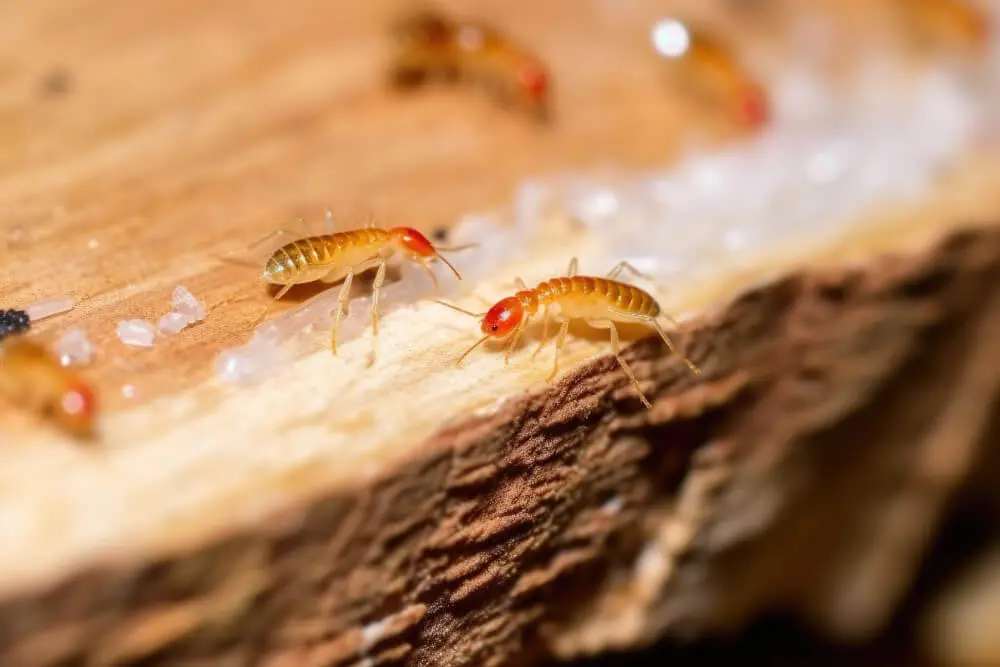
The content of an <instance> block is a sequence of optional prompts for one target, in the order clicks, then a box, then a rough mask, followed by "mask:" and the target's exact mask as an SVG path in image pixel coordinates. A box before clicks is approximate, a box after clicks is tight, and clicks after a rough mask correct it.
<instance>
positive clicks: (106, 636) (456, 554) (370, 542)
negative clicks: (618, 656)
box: [0, 226, 1000, 667]
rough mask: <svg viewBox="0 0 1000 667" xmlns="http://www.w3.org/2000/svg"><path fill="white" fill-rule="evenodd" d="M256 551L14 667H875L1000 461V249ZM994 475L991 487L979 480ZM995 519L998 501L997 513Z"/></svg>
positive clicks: (552, 393) (448, 435) (428, 451)
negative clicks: (816, 636) (795, 650)
mask: <svg viewBox="0 0 1000 667" xmlns="http://www.w3.org/2000/svg"><path fill="white" fill-rule="evenodd" d="M684 333H685V336H686V337H687V344H688V348H687V349H688V350H690V351H691V354H692V356H693V357H694V358H695V359H696V360H697V361H698V362H699V363H700V365H701V366H702V368H703V371H704V376H703V377H702V378H700V379H695V378H693V377H692V376H691V375H689V374H688V373H686V372H685V370H684V366H683V364H682V363H681V362H679V361H678V360H677V359H676V358H675V357H672V356H669V355H667V354H666V353H665V350H664V349H663V348H662V345H661V344H659V343H658V342H657V341H656V340H655V339H646V340H643V341H639V342H637V343H635V344H633V345H631V346H629V347H628V348H627V350H626V352H625V356H626V358H627V359H628V360H629V362H630V363H631V364H632V366H633V368H634V369H635V370H636V372H637V374H638V375H639V377H640V379H641V380H642V381H643V383H644V387H645V388H647V391H648V392H649V395H650V396H651V398H653V399H654V407H653V409H652V410H650V411H646V410H644V409H643V408H642V405H641V404H640V403H639V402H638V400H637V399H636V398H635V395H634V392H633V390H632V389H631V387H630V386H629V385H628V384H627V382H626V381H625V379H624V376H623V375H622V374H621V373H620V372H619V371H618V370H617V367H616V364H615V361H614V358H613V357H601V358H599V359H597V360H595V361H593V362H591V363H588V364H584V365H582V366H581V367H580V368H579V369H578V370H576V371H575V372H573V373H571V374H570V375H569V376H567V377H565V378H564V379H563V380H562V381H560V382H559V383H558V384H556V385H553V386H551V387H549V388H548V389H547V390H546V391H543V392H540V393H534V394H529V395H526V396H523V397H520V398H517V399H513V400H510V401H507V402H506V403H504V404H503V405H502V406H501V407H500V408H499V409H498V410H497V411H496V412H495V413H493V414H486V415H480V416H477V417H474V418H470V419H467V420H465V421H462V422H456V423H454V424H450V425H448V426H446V427H444V428H443V429H442V430H440V431H439V432H438V433H436V434H435V435H434V436H433V437H432V438H431V440H430V441H429V442H426V443H423V444H422V445H421V446H420V447H415V448H414V451H415V452H417V453H418V454H417V455H415V456H414V457H413V459H412V460H410V461H409V462H408V463H406V464H404V465H401V466H400V467H398V468H397V469H395V470H394V471H392V472H387V473H386V474H385V475H383V476H382V477H381V478H379V479H378V480H376V481H375V482H373V483H370V484H360V483H359V485H358V486H357V487H356V488H352V489H339V490H337V491H336V492H334V493H331V494H330V495H329V496H328V497H324V498H320V499H318V500H316V501H314V502H311V503H309V504H308V505H307V506H303V507H301V508H298V509H297V510H296V511H292V512H287V513H285V514H284V515H282V516H275V517H273V518H272V519H271V520H269V521H267V522H265V523H262V524H261V525H259V526H257V527H256V528H254V529H253V530H248V531H245V532H241V533H239V534H231V535H226V536H220V537H219V538H218V539H217V540H216V541H215V542H214V543H212V544H209V545H205V546H204V548H200V549H197V550H195V551H192V552H190V553H185V554H177V555H176V556H174V557H171V558H169V559H166V560H159V561H155V562H132V563H120V562H119V563H112V562H108V563H107V564H106V565H105V566H103V567H100V568H97V569H94V570H92V571H86V572H79V573H77V574H76V575H75V576H73V577H71V578H69V579H67V580H65V581H64V582H62V583H60V584H59V585H57V586H54V587H51V588H47V589H44V590H37V591H33V592H28V593H25V594H23V596H22V597H20V598H18V599H7V600H4V601H3V602H2V604H0V664H3V665H5V666H6V665H10V666H17V667H21V666H25V667H27V666H29V665H30V666H33V667H34V666H39V667H40V666H42V665H61V664H87V665H108V664H156V665H180V664H183V665H206V666H207V665H213V666H219V665H222V666H228V665H264V666H267V667H312V666H316V667H318V666H321V665H322V666H345V667H346V666H350V665H356V666H358V667H360V666H361V665H366V666H371V665H379V666H382V665H386V666H388V665H414V666H431V665H434V666H440V667H457V666H460V665H480V666H500V665H523V664H532V663H534V662H535V661H537V660H539V659H540V658H541V657H543V656H546V655H551V654H555V655H557V656H560V657H572V656H578V655H581V654H588V653H594V652H597V651H601V650H605V649H615V648H631V647H637V646H641V645H643V644H646V643H649V642H652V641H655V640H656V639H658V638H661V637H665V636H667V637H699V636H706V635H710V634H717V633H720V632H727V631H730V630H735V629H737V628H739V627H741V626H743V625H744V624H746V623H747V622H749V621H750V620H752V619H754V618H755V617H758V616H759V615H760V614H762V613H765V612H767V611H772V610H776V609H777V610H785V611H791V612H793V613H796V614H798V615H800V616H801V617H802V618H805V619H806V620H808V621H809V622H810V623H811V624H813V625H814V626H815V627H817V628H819V629H820V630H821V631H822V632H824V633H825V634H827V635H829V636H831V637H835V638H838V639H846V640H863V639H866V638H868V637H870V636H872V635H873V634H875V633H877V632H879V631H880V630H881V629H882V628H883V627H884V625H885V623H886V622H887V620H888V619H889V618H890V616H891V613H892V612H893V610H894V608H895V607H896V606H897V605H898V603H899V602H900V600H901V599H902V598H903V596H904V595H905V593H906V591H907V589H908V587H909V585H910V583H911V581H912V578H913V577H914V574H915V572H916V571H917V569H918V567H919V565H920V563H921V559H922V557H923V556H924V555H925V553H926V552H927V549H928V547H929V545H930V544H931V542H932V541H933V538H934V536H935V534H936V532H937V529H938V526H939V523H940V520H941V517H942V515H943V513H944V512H946V510H947V508H948V506H949V505H950V503H952V502H953V501H954V498H955V497H956V494H957V493H959V492H962V493H966V492H968V491H969V488H970V485H973V484H974V485H978V488H980V489H997V488H1000V487H998V486H997V484H996V482H997V481H998V479H997V477H998V476H1000V473H998V472H996V468H995V467H994V468H992V472H991V468H990V467H989V466H984V465H977V464H983V463H984V462H987V461H988V460H989V457H990V456H992V460H993V461H996V459H997V456H996V453H995V450H996V447H997V445H998V444H1000V443H997V437H998V433H1000V426H998V424H1000V417H998V414H1000V411H998V407H1000V393H998V392H1000V343H998V341H1000V231H998V230H997V228H996V227H990V226H987V227H985V228H978V229H975V230H972V229H970V230H964V231H963V230H962V229H961V228H959V230H958V231H953V232H951V233H950V234H948V235H947V236H946V237H943V238H942V239H941V240H940V242H939V243H937V244H935V245H934V246H933V247H930V248H928V249H925V250H923V251H920V252H915V253H913V254H907V255H898V256H882V257H879V258H875V259H872V260H871V261H869V262H866V263H864V264H861V265H857V266H853V267H851V268H841V269H823V270H804V271H803V272H801V273H798V274H794V275H788V276H786V277H784V278H782V279H780V280H777V281H775V282H772V283H770V284H767V285H764V286H762V287H759V288H756V289H754V290H752V291H749V292H747V293H745V294H744V295H743V296H741V297H739V298H738V299H736V300H735V301H734V302H733V303H731V304H729V305H728V306H727V307H725V308H723V309H720V310H719V311H718V312H716V313H711V314H706V315H705V316H703V317H702V318H700V319H698V320H695V321H693V322H691V323H690V324H688V325H686V326H685V327H684ZM974 471H975V473H976V474H973V472H974ZM993 493H996V492H995V491H994V492H993Z"/></svg>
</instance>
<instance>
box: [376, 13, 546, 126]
mask: <svg viewBox="0 0 1000 667" xmlns="http://www.w3.org/2000/svg"><path fill="white" fill-rule="evenodd" d="M393 33H394V36H395V42H396V52H395V56H394V58H393V61H392V66H391V68H390V73H391V77H392V81H393V83H395V84H396V85H397V86H400V87H404V86H412V85H414V84H417V83H421V82H423V81H424V80H426V79H428V78H432V77H439V78H443V79H460V80H466V81H475V82H479V83H480V84H483V85H484V86H486V87H488V88H490V89H492V90H493V91H494V92H495V93H496V94H497V95H498V97H500V98H501V99H505V100H508V101H512V102H514V103H519V104H521V105H522V106H524V107H525V108H527V109H528V110H529V111H531V112H532V113H534V114H535V115H536V117H538V118H539V119H545V118H547V117H548V115H549V94H550V88H551V82H550V76H549V73H548V70H547V68H546V67H545V65H544V64H542V62H541V60H540V59H539V58H538V57H537V56H535V55H534V54H532V53H531V52H529V51H528V50H527V49H525V48H523V47H522V46H520V45H519V44H516V43H515V42H514V41H513V40H511V39H509V38H508V37H507V36H505V35H503V34H502V33H500V32H499V31H498V30H496V29H494V28H492V27H490V26H487V25H485V24H482V23H475V22H471V21H457V22H453V21H451V20H449V19H447V18H445V17H444V16H442V15H441V14H438V13H437V12H434V11H431V10H423V11H419V12H416V13H413V14H410V15H409V16H407V17H405V18H404V19H403V20H401V21H399V22H398V23H397V24H396V25H395V26H394V30H393Z"/></svg>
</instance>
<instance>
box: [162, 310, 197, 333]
mask: <svg viewBox="0 0 1000 667" xmlns="http://www.w3.org/2000/svg"><path fill="white" fill-rule="evenodd" d="M189 323H190V322H189V320H188V317H187V315H184V314H183V313H179V312H177V311H176V310H172V311H170V312H169V313H167V314H166V315H164V316H163V317H161V318H160V321H159V322H158V323H157V325H156V330H157V331H158V332H160V334H162V335H164V336H173V335H175V334H178V333H180V332H181V330H182V329H184V327H186V326H187V325H188V324H189Z"/></svg>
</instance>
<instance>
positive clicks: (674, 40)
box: [652, 19, 771, 129]
mask: <svg viewBox="0 0 1000 667" xmlns="http://www.w3.org/2000/svg"><path fill="white" fill-rule="evenodd" d="M652 36H653V46H654V48H655V49H656V51H657V53H659V54H660V55H661V56H663V57H664V58H666V59H667V60H668V61H670V62H671V63H672V64H673V65H674V66H675V67H674V73H675V74H676V75H677V76H678V79H679V82H680V83H682V84H684V85H686V86H687V87H688V88H689V89H690V90H691V91H692V92H693V93H694V94H695V95H698V96H699V97H702V98H704V99H708V100H710V101H712V102H714V103H719V104H721V105H722V106H723V107H724V108H725V109H726V112H727V114H728V115H729V116H730V117H732V118H733V119H735V120H736V122H737V123H738V124H740V125H742V126H746V127H750V128H752V129H759V128H760V127H762V126H764V125H765V124H766V123H767V122H768V121H769V119H770V117H771V109H770V106H771V105H770V100H769V99H768V95H767V93H766V92H765V90H764V88H763V87H762V86H761V85H760V84H759V83H758V82H757V81H756V79H755V78H754V77H753V76H752V75H751V74H750V72H748V71H747V70H746V69H745V68H744V67H743V66H742V64H741V63H740V61H739V59H738V57H737V56H736V55H735V54H733V53H731V52H730V51H729V50H728V49H726V48H725V47H724V46H723V45H722V44H720V43H718V42H716V41H715V40H714V39H712V38H711V37H709V36H708V35H707V34H705V33H703V32H702V31H699V30H695V29H693V28H692V27H691V26H689V25H687V24H685V23H683V22H682V21H678V20H676V19H664V20H662V21H659V22H657V23H656V25H654V26H653V33H652Z"/></svg>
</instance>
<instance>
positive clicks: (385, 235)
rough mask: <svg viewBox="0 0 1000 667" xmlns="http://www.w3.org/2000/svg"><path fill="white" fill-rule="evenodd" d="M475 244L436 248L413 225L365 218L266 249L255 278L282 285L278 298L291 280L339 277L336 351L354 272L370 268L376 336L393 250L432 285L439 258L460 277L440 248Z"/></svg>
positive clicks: (332, 341)
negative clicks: (357, 225) (383, 224)
mask: <svg viewBox="0 0 1000 667" xmlns="http://www.w3.org/2000/svg"><path fill="white" fill-rule="evenodd" d="M277 233H287V232H284V231H279V232H277ZM271 236H273V234H272V235H271ZM474 245H475V244H468V245H463V246H457V247H451V248H443V247H435V246H434V244H433V243H431V242H430V241H429V240H428V239H427V237H426V236H424V235H423V234H421V233H420V232H419V231H417V230H416V229H413V228H412V227H393V228H391V229H382V228H379V227H374V226H372V225H371V223H369V226H367V227H365V228H363V229H353V230H350V231H343V232H335V233H332V234H322V235H318V236H308V237H305V238H300V239H298V240H295V241H292V242H291V243H286V244H285V245H283V246H281V247H280V248H278V249H277V250H275V251H274V252H273V253H271V256H270V257H269V258H268V259H267V261H266V262H265V264H264V271H263V273H261V275H260V280H261V282H265V283H270V284H272V285H280V286H281V289H280V290H279V291H278V293H277V294H276V295H275V299H281V297H283V296H284V295H285V294H286V293H287V292H288V290H290V289H291V288H292V287H293V286H295V285H300V284H303V283H311V282H315V281H321V282H324V283H330V284H332V283H337V282H341V281H343V282H342V286H341V288H340V296H339V299H338V302H337V311H336V314H335V315H334V322H333V330H332V332H331V334H330V346H331V349H332V350H333V352H334V354H336V352H337V329H338V328H339V327H340V321H341V318H342V317H343V316H344V314H345V312H346V310H347V302H348V300H349V299H350V293H351V283H352V282H353V281H354V277H355V276H357V275H359V274H361V273H364V272H366V271H369V270H371V269H375V279H374V281H373V282H372V309H371V319H372V335H373V336H378V301H379V292H380V290H381V289H382V284H383V283H384V282H385V273H386V268H387V266H388V264H389V261H390V259H392V258H393V256H394V255H396V254H397V253H398V254H399V255H401V256H402V258H403V259H405V260H408V261H411V262H413V263H415V264H417V265H418V266H420V267H421V268H422V269H424V270H425V271H426V272H427V275H429V276H430V278H431V280H432V281H433V282H434V286H435V287H437V284H438V281H437V277H436V276H435V275H434V272H433V271H432V270H431V268H430V263H431V262H433V261H434V260H440V261H441V262H443V263H444V264H445V265H446V266H447V267H448V268H449V269H451V271H452V273H454V274H455V277H456V278H458V279H459V280H461V279H462V276H461V275H460V274H459V272H458V270H457V269H456V268H455V267H454V266H452V264H451V262H449V261H448V260H447V259H445V258H444V256H443V255H442V254H441V253H442V252H450V251H457V250H462V249H465V248H469V247H473V246H474Z"/></svg>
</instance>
